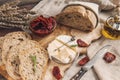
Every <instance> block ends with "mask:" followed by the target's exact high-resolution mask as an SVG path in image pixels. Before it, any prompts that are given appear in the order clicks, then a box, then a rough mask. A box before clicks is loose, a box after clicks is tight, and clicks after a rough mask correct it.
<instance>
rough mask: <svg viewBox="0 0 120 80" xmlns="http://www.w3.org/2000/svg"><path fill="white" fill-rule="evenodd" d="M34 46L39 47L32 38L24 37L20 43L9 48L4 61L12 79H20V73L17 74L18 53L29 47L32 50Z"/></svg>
mask: <svg viewBox="0 0 120 80" xmlns="http://www.w3.org/2000/svg"><path fill="white" fill-rule="evenodd" d="M34 48H40V45H39V44H38V43H37V42H36V41H34V40H27V39H26V40H24V41H22V42H21V43H20V44H18V45H16V46H13V47H12V48H11V49H10V50H9V54H8V56H7V62H6V70H7V72H8V74H9V75H10V76H11V77H12V78H13V79H15V80H18V79H21V75H20V74H19V65H20V59H19V53H20V52H21V51H27V50H29V49H32V50H34ZM21 59H23V58H21Z"/></svg>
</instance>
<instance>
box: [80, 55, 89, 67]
mask: <svg viewBox="0 0 120 80" xmlns="http://www.w3.org/2000/svg"><path fill="white" fill-rule="evenodd" d="M88 61H89V57H88V56H85V57H84V58H82V59H81V60H80V61H79V62H78V65H80V66H83V65H85V64H86V63H87V62H88Z"/></svg>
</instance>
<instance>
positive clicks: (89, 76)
mask: <svg viewBox="0 0 120 80" xmlns="http://www.w3.org/2000/svg"><path fill="white" fill-rule="evenodd" d="M65 1H66V0H59V1H58V0H52V1H48V0H44V1H41V2H40V3H39V4H38V5H37V6H36V7H34V8H33V9H32V10H33V11H37V13H38V15H40V14H42V15H44V16H46V17H49V16H55V15H57V14H58V13H60V12H61V11H62V9H63V8H64V7H65V6H66V5H67V4H70V3H71V1H72V0H70V1H68V2H66V3H65ZM79 1H80V0H79ZM82 1H91V2H94V3H97V4H99V6H100V10H108V9H112V8H115V7H116V6H117V5H119V2H118V1H119V0H101V1H102V2H100V0H82ZM54 2H55V3H54ZM73 2H76V1H75V0H74V1H73ZM76 3H78V2H76ZM105 3H106V4H105ZM85 4H86V3H85ZM87 6H89V7H90V6H91V5H90V4H87ZM91 8H94V11H95V12H96V14H97V15H98V16H99V18H100V22H101V24H103V23H104V22H105V20H106V19H107V18H108V17H109V16H111V15H113V14H114V10H110V11H107V12H106V11H105V12H101V11H99V14H98V13H97V10H98V7H96V6H93V5H92V7H91ZM107 44H110V45H112V46H113V47H114V48H115V49H116V50H114V51H113V53H114V54H115V55H116V59H115V61H114V62H113V63H109V64H108V63H106V62H105V61H104V60H103V58H101V59H100V60H99V61H97V62H96V63H95V65H94V67H93V68H92V69H90V70H89V71H88V72H87V73H86V74H85V75H84V76H83V77H82V78H81V80H119V79H120V76H119V73H120V52H119V50H120V47H119V45H120V40H109V39H106V38H104V37H102V38H100V39H99V40H98V41H95V42H93V43H92V44H91V45H90V46H89V48H88V49H87V55H88V56H89V58H92V57H93V56H94V55H95V53H96V52H97V51H98V50H99V49H100V48H101V47H103V46H104V45H107ZM81 58H82V57H80V58H79V59H77V60H76V61H74V63H73V64H72V66H71V67H70V69H69V70H68V71H66V72H65V77H64V78H63V79H62V80H69V79H70V78H71V77H72V76H73V75H74V74H75V73H77V72H78V71H79V70H80V69H81V67H80V66H77V63H78V61H79V60H80V59H81ZM49 79H50V78H49ZM46 80H47V79H46Z"/></svg>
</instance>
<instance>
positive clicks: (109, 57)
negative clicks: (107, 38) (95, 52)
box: [103, 52, 116, 63]
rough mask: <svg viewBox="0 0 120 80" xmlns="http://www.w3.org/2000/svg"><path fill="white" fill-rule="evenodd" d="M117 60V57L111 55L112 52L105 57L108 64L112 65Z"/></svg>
mask: <svg viewBox="0 0 120 80" xmlns="http://www.w3.org/2000/svg"><path fill="white" fill-rule="evenodd" d="M115 58H116V56H115V55H114V54H112V53H110V52H107V53H106V54H105V55H104V57H103V59H104V60H105V61H106V62H107V63H111V62H112V61H114V60H115Z"/></svg>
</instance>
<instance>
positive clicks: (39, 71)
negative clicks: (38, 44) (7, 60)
mask: <svg viewBox="0 0 120 80" xmlns="http://www.w3.org/2000/svg"><path fill="white" fill-rule="evenodd" d="M19 60H20V65H19V73H20V74H21V77H22V79H23V80H43V77H44V74H45V72H46V67H47V62H48V56H47V52H46V51H45V50H44V49H42V48H34V49H29V50H27V51H23V52H21V53H20V54H19Z"/></svg>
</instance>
